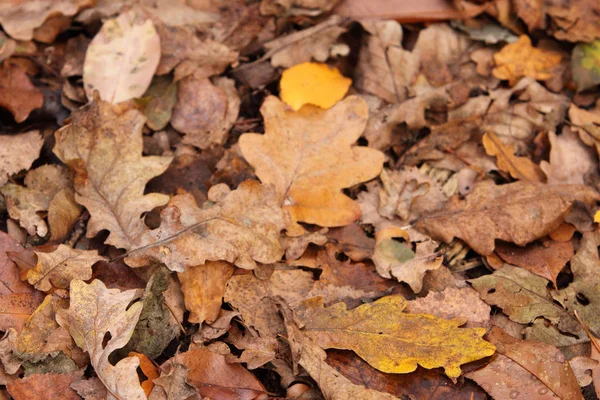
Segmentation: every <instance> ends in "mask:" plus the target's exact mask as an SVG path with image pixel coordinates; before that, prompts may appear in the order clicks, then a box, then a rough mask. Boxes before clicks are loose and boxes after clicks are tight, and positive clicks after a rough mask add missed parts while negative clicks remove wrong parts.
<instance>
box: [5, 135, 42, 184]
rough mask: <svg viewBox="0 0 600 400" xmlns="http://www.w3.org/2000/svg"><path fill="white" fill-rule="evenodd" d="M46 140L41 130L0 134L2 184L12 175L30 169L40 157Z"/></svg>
mask: <svg viewBox="0 0 600 400" xmlns="http://www.w3.org/2000/svg"><path fill="white" fill-rule="evenodd" d="M43 144H44V141H43V140H42V136H41V135H40V132H39V131H29V132H23V133H19V134H18V135H0V186H3V185H4V184H5V183H6V182H8V178H9V177H10V175H12V174H15V173H17V172H19V171H21V170H22V169H29V168H30V167H31V164H33V162H34V161H35V160H36V159H37V158H38V157H39V155H40V150H41V149H42V145H43Z"/></svg>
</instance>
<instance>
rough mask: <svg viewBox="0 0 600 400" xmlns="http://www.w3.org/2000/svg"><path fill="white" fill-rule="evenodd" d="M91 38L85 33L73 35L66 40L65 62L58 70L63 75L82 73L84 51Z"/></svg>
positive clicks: (69, 75)
mask: <svg viewBox="0 0 600 400" xmlns="http://www.w3.org/2000/svg"><path fill="white" fill-rule="evenodd" d="M90 42H91V39H89V38H87V37H86V36H85V35H79V36H75V37H73V38H70V39H69V40H67V47H66V48H65V63H64V64H63V67H62V69H61V70H60V75H61V76H63V77H71V76H81V75H83V63H84V61H85V52H86V50H87V48H88V46H89V45H90Z"/></svg>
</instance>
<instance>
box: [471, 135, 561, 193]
mask: <svg viewBox="0 0 600 400" xmlns="http://www.w3.org/2000/svg"><path fill="white" fill-rule="evenodd" d="M482 141H483V147H485V151H486V152H487V153H488V155H490V156H495V157H496V163H497V164H498V168H499V169H500V170H501V171H504V172H508V173H509V174H510V175H511V176H512V177H513V178H515V179H519V180H524V181H530V182H544V181H545V180H546V179H545V176H544V173H543V172H542V170H541V169H540V167H539V166H538V165H537V164H535V163H534V162H533V161H531V160H530V159H529V158H527V157H519V156H517V155H515V148H514V146H512V145H506V144H504V143H502V141H501V140H500V138H499V137H498V136H496V134H495V133H493V132H488V133H486V134H485V135H483V140H482ZM565 183H566V182H565Z"/></svg>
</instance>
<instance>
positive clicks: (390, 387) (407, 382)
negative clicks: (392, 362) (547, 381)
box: [326, 350, 486, 400]
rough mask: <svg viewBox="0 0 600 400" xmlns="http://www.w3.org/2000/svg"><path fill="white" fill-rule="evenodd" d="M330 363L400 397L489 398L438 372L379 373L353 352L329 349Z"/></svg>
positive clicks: (438, 399) (474, 387)
mask: <svg viewBox="0 0 600 400" xmlns="http://www.w3.org/2000/svg"><path fill="white" fill-rule="evenodd" d="M326 361H327V364H328V365H330V366H332V367H333V368H335V369H336V370H337V371H339V372H340V373H341V374H342V375H343V376H344V377H346V378H348V379H349V380H350V381H351V382H352V383H354V384H355V385H362V386H364V387H366V388H369V389H373V390H377V391H379V392H383V393H389V394H392V395H394V396H396V397H397V398H403V397H404V398H413V399H429V400H484V399H485V398H486V395H485V393H484V391H483V390H482V389H480V388H479V387H477V385H475V384H473V383H471V382H468V381H465V382H462V383H459V384H456V385H455V384H454V383H452V381H451V380H450V379H449V378H448V377H446V376H445V375H444V374H443V373H441V371H437V370H427V369H424V368H417V370H416V371H415V372H412V373H410V374H385V373H383V372H380V371H377V370H376V369H375V368H373V367H371V366H370V365H369V364H367V363H366V362H364V361H363V360H361V359H360V357H357V356H356V355H354V354H353V353H352V352H350V351H341V350H329V351H328V352H327V360H326ZM326 368H327V367H326ZM348 398H352V397H348ZM360 398H362V397H360Z"/></svg>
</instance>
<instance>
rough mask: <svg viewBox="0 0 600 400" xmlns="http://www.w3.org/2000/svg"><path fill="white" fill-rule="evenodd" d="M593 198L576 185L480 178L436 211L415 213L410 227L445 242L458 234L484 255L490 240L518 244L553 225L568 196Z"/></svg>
mask: <svg viewBox="0 0 600 400" xmlns="http://www.w3.org/2000/svg"><path fill="white" fill-rule="evenodd" d="M598 199H599V195H598V193H596V192H595V191H594V190H593V189H591V188H589V187H587V186H582V185H555V186H547V185H543V184H539V183H533V182H523V181H519V182H514V183H509V184H506V185H502V186H496V185H495V184H494V183H493V182H491V181H483V182H481V183H478V184H476V185H475V188H474V189H473V191H472V192H471V193H469V194H468V195H467V196H466V197H465V198H464V199H461V197H460V196H457V195H455V196H454V197H452V198H450V200H449V201H448V203H446V206H445V207H444V209H443V210H442V211H439V212H436V213H433V214H430V215H426V216H423V217H421V218H420V219H419V220H418V221H417V222H416V224H415V226H416V227H417V229H419V230H421V231H423V232H424V233H426V234H427V235H429V236H431V237H433V238H434V239H437V240H442V241H444V242H446V243H450V242H451V241H452V239H454V238H455V237H457V238H460V239H462V240H464V241H465V242H467V244H468V245H469V246H470V247H471V248H472V249H473V250H475V251H476V252H477V253H479V254H481V255H489V254H491V253H492V252H493V251H494V247H495V244H494V242H495V240H496V239H500V240H504V241H506V242H512V243H516V244H518V245H519V246H524V245H526V244H528V243H530V242H533V241H534V240H536V239H538V238H540V237H543V236H546V235H547V234H549V233H550V232H552V231H553V230H554V229H556V228H557V227H558V226H559V225H560V224H561V223H562V222H563V221H564V218H565V216H566V215H567V213H568V212H569V211H570V209H571V206H572V203H573V202H574V201H581V202H583V203H586V204H590V203H593V202H594V201H597V200H598ZM490 204H492V205H493V207H490Z"/></svg>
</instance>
